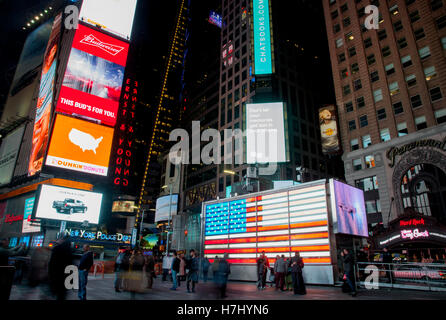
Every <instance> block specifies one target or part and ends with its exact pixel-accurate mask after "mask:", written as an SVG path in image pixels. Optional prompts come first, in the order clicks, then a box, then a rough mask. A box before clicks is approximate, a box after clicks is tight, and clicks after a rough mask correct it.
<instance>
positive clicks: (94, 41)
mask: <svg viewBox="0 0 446 320" xmlns="http://www.w3.org/2000/svg"><path fill="white" fill-rule="evenodd" d="M80 43H83V44H88V45H90V46H93V47H97V48H99V49H101V50H104V51H105V52H107V53H109V54H111V55H112V56H116V55H117V54H118V53H120V52H121V51H122V50H124V47H121V46H117V45H114V44H110V43H105V42H102V41H101V40H99V39H98V38H96V37H95V36H94V35H92V34H90V35H88V36H85V37H84V38H83V39H82V40H81V41H80Z"/></svg>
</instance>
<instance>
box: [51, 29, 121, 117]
mask: <svg viewBox="0 0 446 320" xmlns="http://www.w3.org/2000/svg"><path fill="white" fill-rule="evenodd" d="M128 49H129V45H128V43H126V42H123V41H120V40H117V39H115V38H113V37H110V36H107V35H105V34H103V33H100V32H97V31H95V30H93V29H90V28H88V27H85V26H83V25H81V24H80V25H79V28H78V29H77V30H76V33H75V36H74V40H73V46H72V49H71V53H70V58H69V60H68V64H67V69H66V71H65V75H64V78H63V83H62V87H61V89H60V94H59V101H58V103H57V107H56V110H57V111H59V112H64V113H67V114H70V115H78V116H81V117H85V118H89V119H94V120H97V121H99V122H100V123H103V124H106V125H110V126H114V125H115V124H116V118H117V112H118V108H119V99H120V97H121V89H122V83H123V81H124V71H125V65H126V63H127V55H128Z"/></svg>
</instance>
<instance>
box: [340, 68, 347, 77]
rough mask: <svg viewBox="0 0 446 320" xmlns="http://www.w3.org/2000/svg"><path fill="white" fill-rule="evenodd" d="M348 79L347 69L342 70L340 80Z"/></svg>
mask: <svg viewBox="0 0 446 320" xmlns="http://www.w3.org/2000/svg"><path fill="white" fill-rule="evenodd" d="M347 77H348V70H347V69H343V70H342V71H341V78H342V79H345V78H347Z"/></svg>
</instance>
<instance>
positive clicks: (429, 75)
mask: <svg viewBox="0 0 446 320" xmlns="http://www.w3.org/2000/svg"><path fill="white" fill-rule="evenodd" d="M424 75H425V76H426V81H430V80H431V79H432V78H433V77H435V76H436V75H437V72H436V71H435V67H434V66H431V67H427V68H426V69H424Z"/></svg>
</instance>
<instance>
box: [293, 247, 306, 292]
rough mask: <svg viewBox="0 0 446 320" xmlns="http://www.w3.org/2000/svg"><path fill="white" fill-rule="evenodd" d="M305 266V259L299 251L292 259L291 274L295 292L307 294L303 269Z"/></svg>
mask: <svg viewBox="0 0 446 320" xmlns="http://www.w3.org/2000/svg"><path fill="white" fill-rule="evenodd" d="M303 268H304V261H303V259H302V258H301V256H300V253H299V252H296V253H295V256H294V257H293V258H292V259H291V276H292V278H293V288H294V294H307V290H306V289H305V283H304V278H303V276H302V269H303Z"/></svg>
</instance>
